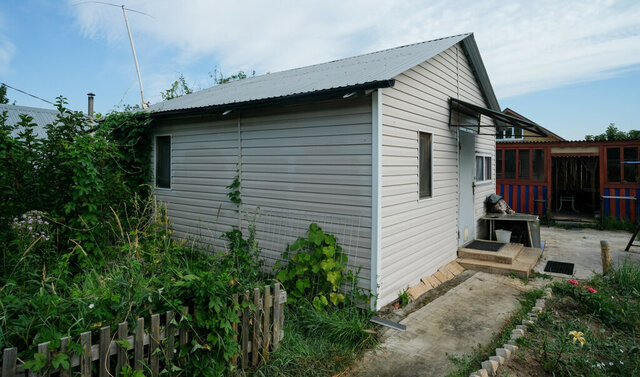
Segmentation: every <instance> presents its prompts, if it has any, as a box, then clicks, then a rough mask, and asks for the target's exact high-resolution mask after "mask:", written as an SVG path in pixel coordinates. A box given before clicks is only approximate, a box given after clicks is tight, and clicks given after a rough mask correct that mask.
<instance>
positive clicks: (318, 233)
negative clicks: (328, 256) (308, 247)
mask: <svg viewBox="0 0 640 377" xmlns="http://www.w3.org/2000/svg"><path fill="white" fill-rule="evenodd" d="M323 240H324V233H323V232H322V229H320V228H318V229H317V230H309V242H311V243H313V244H315V245H316V246H320V244H322V241H323Z"/></svg>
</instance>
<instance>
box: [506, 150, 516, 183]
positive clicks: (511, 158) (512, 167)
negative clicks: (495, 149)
mask: <svg viewBox="0 0 640 377" xmlns="http://www.w3.org/2000/svg"><path fill="white" fill-rule="evenodd" d="M504 177H505V178H506V179H514V178H515V177H516V150H515V149H506V150H505V151H504Z"/></svg>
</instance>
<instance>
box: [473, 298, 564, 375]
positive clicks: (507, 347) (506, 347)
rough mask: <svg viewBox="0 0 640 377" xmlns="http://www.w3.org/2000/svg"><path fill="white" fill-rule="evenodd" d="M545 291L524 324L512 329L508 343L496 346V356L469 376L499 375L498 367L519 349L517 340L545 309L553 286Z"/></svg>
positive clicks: (484, 362) (523, 321)
mask: <svg viewBox="0 0 640 377" xmlns="http://www.w3.org/2000/svg"><path fill="white" fill-rule="evenodd" d="M544 291H545V296H544V297H543V298H540V299H538V300H536V304H535V305H534V307H533V308H532V309H531V311H530V312H529V314H528V315H527V318H526V319H523V320H522V324H520V325H517V326H516V328H515V329H513V330H511V339H509V341H508V342H507V344H503V345H502V347H501V348H496V354H495V356H490V357H489V360H486V361H483V362H482V363H481V365H482V369H479V370H477V371H476V372H473V373H471V374H470V375H469V377H489V376H492V377H493V376H497V375H498V367H499V366H500V365H502V364H504V362H505V361H507V360H508V359H509V358H511V356H513V354H514V353H515V352H516V350H517V349H518V346H516V340H517V339H518V338H521V337H523V336H524V334H525V333H526V332H527V329H528V326H531V325H533V323H534V322H536V321H537V320H538V313H540V312H542V310H543V309H544V305H545V301H546V299H547V298H549V297H551V288H545V290H544Z"/></svg>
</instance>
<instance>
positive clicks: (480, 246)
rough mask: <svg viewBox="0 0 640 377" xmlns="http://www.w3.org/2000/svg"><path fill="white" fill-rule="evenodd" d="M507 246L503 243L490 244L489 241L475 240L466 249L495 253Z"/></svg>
mask: <svg viewBox="0 0 640 377" xmlns="http://www.w3.org/2000/svg"><path fill="white" fill-rule="evenodd" d="M504 245H506V244H505V243H502V242H488V241H480V240H475V241H473V242H471V243H470V244H468V245H467V246H465V247H464V248H465V249H474V250H482V251H495V252H497V251H498V250H500V249H501V248H502V246H504Z"/></svg>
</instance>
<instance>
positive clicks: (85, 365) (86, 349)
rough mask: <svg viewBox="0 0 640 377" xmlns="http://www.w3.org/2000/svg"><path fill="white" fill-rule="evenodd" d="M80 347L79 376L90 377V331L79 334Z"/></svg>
mask: <svg viewBox="0 0 640 377" xmlns="http://www.w3.org/2000/svg"><path fill="white" fill-rule="evenodd" d="M80 346H82V351H83V353H82V356H81V357H80V376H82V377H91V359H92V357H91V331H87V332H83V333H82V334H80Z"/></svg>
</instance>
